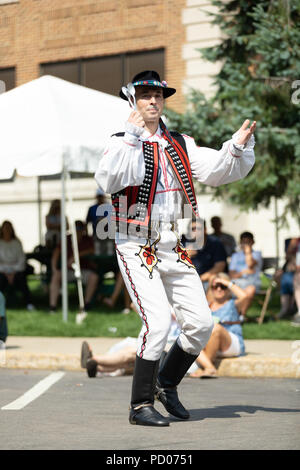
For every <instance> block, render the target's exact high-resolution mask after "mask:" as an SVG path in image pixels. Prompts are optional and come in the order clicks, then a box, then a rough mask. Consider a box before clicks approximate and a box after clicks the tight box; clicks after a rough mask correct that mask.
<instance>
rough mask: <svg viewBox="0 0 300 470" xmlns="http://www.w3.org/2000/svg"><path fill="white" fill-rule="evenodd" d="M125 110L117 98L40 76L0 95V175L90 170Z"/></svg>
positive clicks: (126, 111)
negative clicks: (15, 172)
mask: <svg viewBox="0 0 300 470" xmlns="http://www.w3.org/2000/svg"><path fill="white" fill-rule="evenodd" d="M128 114H129V107H128V104H127V103H126V102H125V101H124V100H122V99H121V98H117V97H115V96H112V95H108V94H106V93H102V92H99V91H96V90H92V89H90V88H86V87H83V86H80V85H76V84H73V83H70V82H67V81H65V80H62V79H60V78H56V77H52V76H49V75H45V76H43V77H41V78H38V79H36V80H33V81H31V82H29V83H26V84H24V85H21V86H19V87H17V88H14V89H13V90H11V91H8V92H6V93H3V94H1V95H0V129H1V139H0V155H1V168H0V179H5V178H11V177H12V175H13V173H14V171H15V170H16V171H17V173H18V174H19V175H21V176H41V175H53V174H58V173H61V171H62V169H63V166H65V168H66V169H67V170H68V171H75V172H89V173H94V172H95V170H96V168H97V164H98V161H99V157H100V155H101V153H102V151H103V146H104V143H105V141H106V140H107V138H108V137H109V136H110V134H112V133H114V132H117V131H119V130H122V129H123V127H124V122H125V120H126V119H127V117H128Z"/></svg>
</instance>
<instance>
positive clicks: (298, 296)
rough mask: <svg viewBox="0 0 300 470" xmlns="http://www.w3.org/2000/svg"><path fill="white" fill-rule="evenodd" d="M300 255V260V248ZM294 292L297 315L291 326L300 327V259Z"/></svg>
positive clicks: (299, 260)
mask: <svg viewBox="0 0 300 470" xmlns="http://www.w3.org/2000/svg"><path fill="white" fill-rule="evenodd" d="M298 253H299V256H298V258H300V252H299V248H298ZM294 292H295V300H296V305H297V310H298V311H297V313H296V314H295V315H294V316H293V318H292V321H291V324H292V326H300V259H298V262H297V267H296V272H295V276H294Z"/></svg>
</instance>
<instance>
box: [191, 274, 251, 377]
mask: <svg viewBox="0 0 300 470" xmlns="http://www.w3.org/2000/svg"><path fill="white" fill-rule="evenodd" d="M207 297H208V299H209V307H210V309H211V312H212V315H213V319H214V322H215V325H214V328H213V331H212V334H211V337H210V339H209V340H208V343H207V344H206V346H205V348H204V349H203V350H202V351H201V353H200V354H199V356H198V357H197V359H196V361H195V363H196V365H197V366H201V368H198V369H196V370H195V371H193V372H191V373H190V374H189V376H190V377H201V378H205V377H217V369H216V367H215V366H214V360H215V358H216V357H237V356H241V355H243V354H245V344H244V339H243V332H242V326H241V323H242V321H241V318H240V313H239V310H240V309H241V307H242V305H243V302H245V299H246V298H247V295H246V293H245V291H244V290H243V289H242V288H241V287H239V286H238V285H236V284H235V283H234V281H231V280H230V278H229V276H228V275H227V274H225V273H219V274H215V275H213V276H212V277H211V279H210V282H209V288H208V292H207ZM233 297H234V298H235V299H234V298H233Z"/></svg>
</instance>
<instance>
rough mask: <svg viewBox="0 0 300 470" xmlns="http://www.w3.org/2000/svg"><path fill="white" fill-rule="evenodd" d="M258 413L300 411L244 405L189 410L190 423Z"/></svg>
mask: <svg viewBox="0 0 300 470" xmlns="http://www.w3.org/2000/svg"><path fill="white" fill-rule="evenodd" d="M257 411H267V412H271V413H300V409H293V408H266V407H264V406H243V405H230V406H216V407H215V408H203V409H196V410H195V409H194V410H189V412H190V415H191V417H190V419H189V421H201V420H204V419H209V418H242V416H241V415H240V414H239V413H249V414H254V413H256V412H257ZM170 421H173V422H175V421H180V420H179V419H176V418H173V417H170Z"/></svg>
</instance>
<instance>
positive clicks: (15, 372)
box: [0, 368, 300, 455]
mask: <svg viewBox="0 0 300 470" xmlns="http://www.w3.org/2000/svg"><path fill="white" fill-rule="evenodd" d="M55 374H60V375H58V376H57V375H55ZM54 376H55V377H54ZM53 377H54V381H53V380H52V382H53V383H52V385H49V383H50V382H49V380H50V381H51V378H52V379H53ZM131 380H132V377H130V376H123V377H102V378H100V377H96V378H94V379H89V378H88V377H87V375H86V374H85V372H76V371H61V372H57V371H56V372H51V371H42V370H32V369H29V370H28V369H27V370H22V369H8V368H5V369H4V368H3V369H2V370H1V371H0V384H1V386H0V422H1V430H2V431H3V432H1V440H0V449H2V450H3V449H6V450H7V449H9V450H16V449H18V450H38V449H45V450H54V449H57V450H71V449H72V450H75V449H76V450H114V454H115V455H118V454H117V451H118V450H120V451H121V450H127V451H133V452H132V455H135V453H134V451H135V450H136V451H139V450H155V451H156V452H159V451H162V450H168V451H170V452H173V453H174V452H175V451H176V450H179V449H181V450H184V451H187V453H188V451H189V450H193V449H196V450H267V449H268V450H299V449H300V381H299V379H289V378H284V379H283V378H233V377H231V378H230V377H219V378H218V379H208V380H203V379H202V380H200V379H196V380H195V379H190V378H184V379H183V381H182V383H181V384H180V387H179V394H180V397H181V399H182V401H183V403H184V404H185V406H186V407H187V408H188V409H189V411H190V414H191V419H190V420H189V421H179V420H177V419H175V418H171V422H170V426H169V427H167V428H152V427H143V426H132V425H130V424H129V422H128V405H129V400H130V388H131ZM45 382H47V384H48V388H47V387H45ZM42 386H44V389H43V388H42ZM38 387H39V392H37V388H38ZM25 398H26V399H27V402H26V400H25ZM16 400H17V402H16ZM28 400H29V401H28ZM16 403H18V405H19V408H18V407H16V406H15V409H14V404H15V405H16ZM26 403H27V404H26ZM155 406H156V407H157V409H158V410H159V411H160V412H161V413H162V414H164V415H165V416H166V415H167V413H166V412H165V410H164V409H163V407H162V405H161V404H160V403H157V402H156V405H155ZM10 407H11V408H10ZM129 454H130V452H129Z"/></svg>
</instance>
